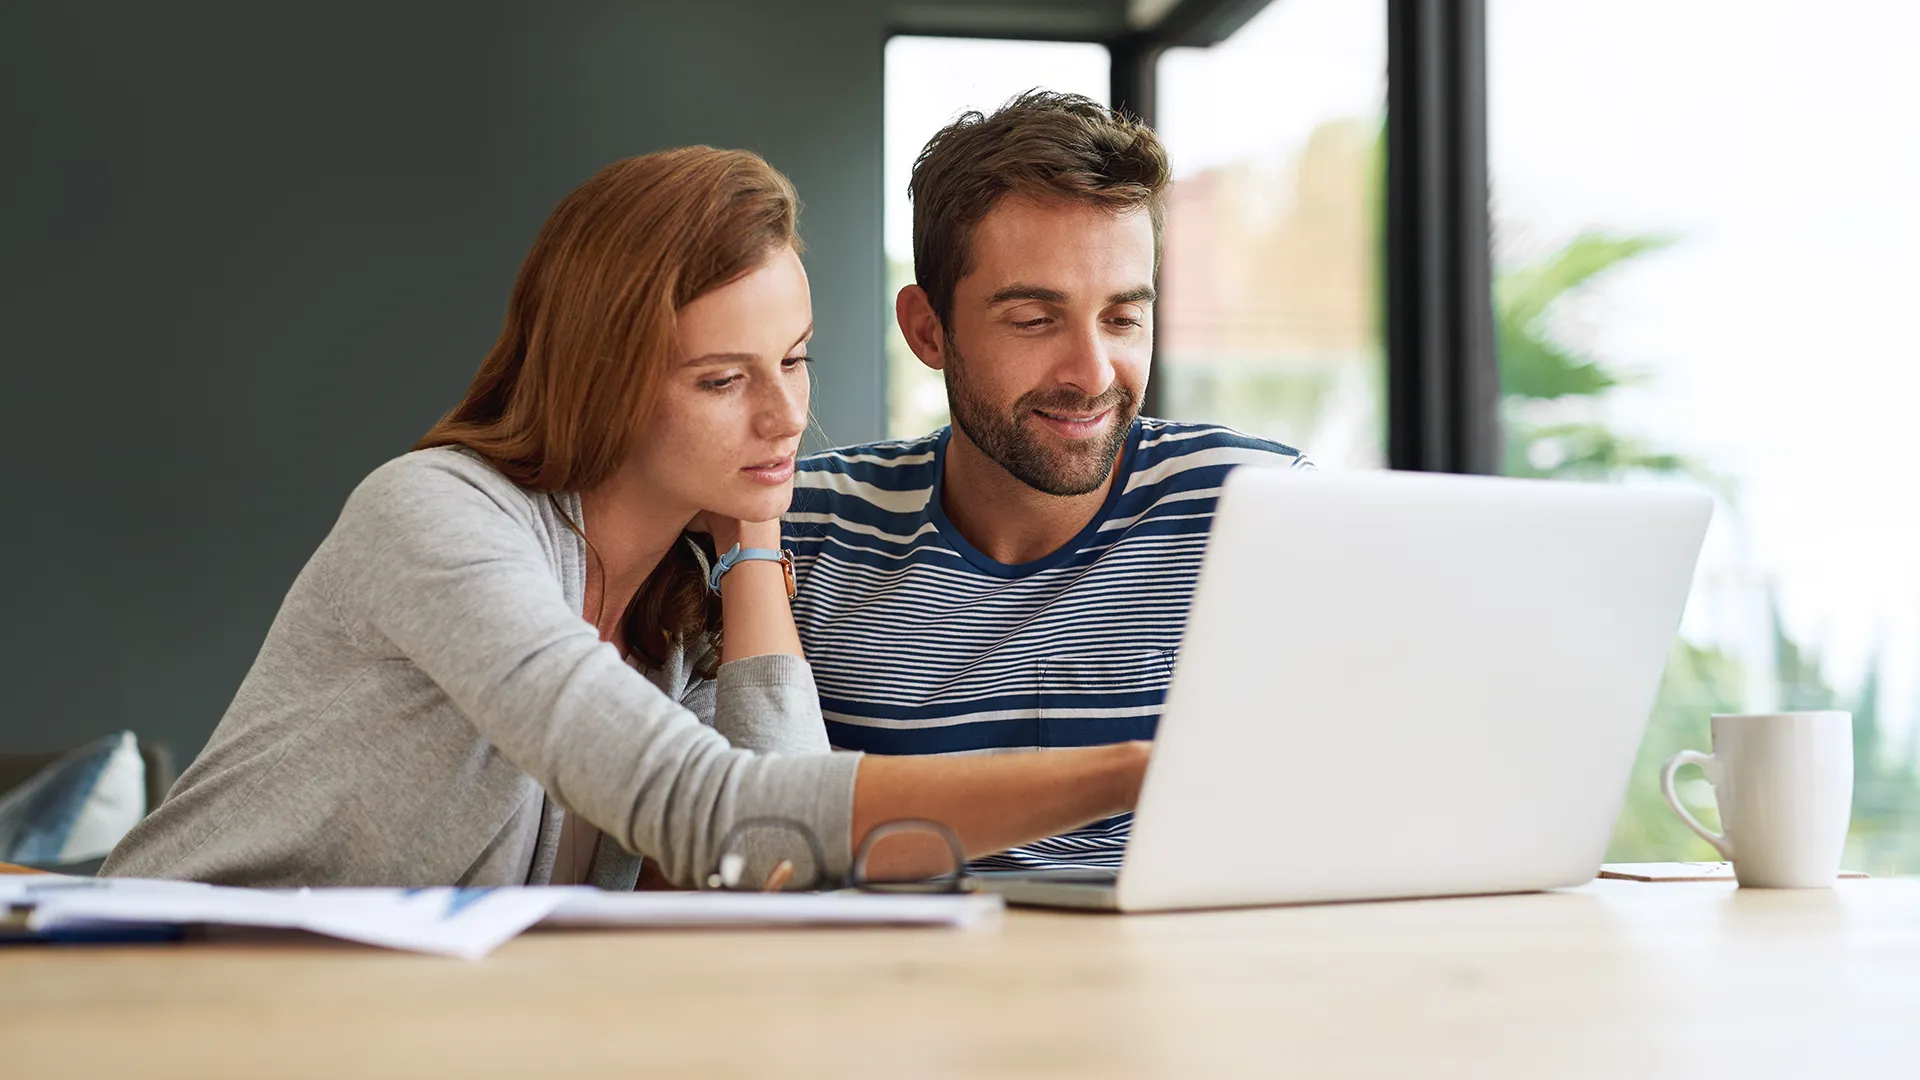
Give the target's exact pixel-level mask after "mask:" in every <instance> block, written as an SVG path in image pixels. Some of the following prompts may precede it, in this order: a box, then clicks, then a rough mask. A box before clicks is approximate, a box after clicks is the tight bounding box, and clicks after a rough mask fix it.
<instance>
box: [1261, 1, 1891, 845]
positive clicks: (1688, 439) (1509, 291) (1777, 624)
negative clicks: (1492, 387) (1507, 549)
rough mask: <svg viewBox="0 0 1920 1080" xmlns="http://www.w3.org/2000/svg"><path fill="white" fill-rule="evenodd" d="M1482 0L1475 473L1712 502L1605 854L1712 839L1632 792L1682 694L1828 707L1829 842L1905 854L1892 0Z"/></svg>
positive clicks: (1712, 704) (1706, 710) (1641, 789)
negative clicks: (1493, 406)
mask: <svg viewBox="0 0 1920 1080" xmlns="http://www.w3.org/2000/svg"><path fill="white" fill-rule="evenodd" d="M1280 6H1281V7H1282V8H1284V7H1286V6H1289V5H1287V4H1282V5H1280ZM1488 8H1489V12H1488V27H1489V29H1488V71H1487V74H1488V90H1489V99H1490V105H1489V114H1488V121H1489V136H1490V142H1491V149H1490V166H1491V174H1492V187H1493V191H1492V195H1493V207H1494V230H1495V238H1494V239H1495V251H1494V255H1495V311H1496V321H1497V329H1498V337H1499V341H1500V355H1501V365H1502V378H1503V387H1504V389H1505V404H1504V408H1505V413H1506V421H1507V442H1508V458H1507V470H1508V471H1509V472H1511V473H1516V474H1523V475H1533V476H1555V477H1581V478H1617V477H1628V476H1639V477H1642V478H1663V479H1665V480H1669V481H1672V482H1683V483H1693V484H1698V485H1704V486H1706V487H1708V488H1710V489H1712V490H1714V491H1715V492H1717V493H1718V495H1719V499H1720V505H1719V509H1718V513H1717V515H1716V521H1715V523H1714V526H1713V529H1712V532H1711V534H1710V536H1709V540H1708V545H1707V550H1706V553H1705V555H1704V556H1703V559H1702V562H1701V565H1700V569H1699V574H1698V576H1697V578H1696V583H1695V588H1694V594H1693V597H1692V600H1691V603H1690V605H1689V609H1688V612H1687V617H1686V622H1685V626H1684V627H1683V635H1682V636H1683V640H1682V642H1681V644H1680V646H1679V648H1678V650H1677V652H1676V653H1675V655H1674V658H1673V662H1672V664H1671V665H1670V668H1669V671H1668V675H1667V682H1666V685H1665V687H1664V690H1663V693H1662V697H1661V700H1660V704H1659V706H1658V708H1657V710H1656V715H1655V716H1654V719H1653V723H1652V725H1651V727H1650V728H1649V730H1648V734H1647V738H1646V743H1645V745H1644V746H1643V748H1642V753H1641V758H1640V761H1639V763H1638V765H1637V767H1636V772H1635V778H1634V782H1633V786H1632V789H1631V791H1630V795H1629V802H1628V806H1627V810H1626V813H1625V815H1624V816H1623V817H1622V819H1621V823H1620V828H1619V831H1618V833H1617V834H1616V837H1615V842H1614V850H1613V858H1615V859H1648V860H1652V859H1677V858H1711V857H1714V856H1713V855H1712V853H1711V851H1710V850H1709V849H1707V848H1706V846H1705V845H1704V844H1702V843H1700V842H1699V841H1698V840H1697V839H1695V838H1694V837H1693V835H1692V834H1691V833H1689V832H1687V831H1686V830H1685V829H1684V828H1683V827H1682V826H1681V825H1680V823H1679V822H1678V820H1677V819H1675V818H1674V817H1673V815H1672V814H1671V813H1670V812H1669V811H1668V810H1667V809H1666V807H1665V806H1664V805H1662V804H1661V802H1660V799H1659V796H1658V794H1657V791H1656V790H1655V787H1656V784H1655V781H1656V777H1657V770H1658V766H1659V763H1660V762H1661V761H1662V760H1664V759H1665V758H1666V757H1667V756H1668V755H1670V754H1671V753H1673V752H1674V751H1675V750H1677V749H1679V748H1680V747H1682V746H1694V747H1701V748H1704V747H1705V746H1706V745H1707V743H1708V729H1707V718H1708V714H1710V713H1712V712H1716V711H1756V710H1771V709H1776V708H1781V709H1817V708H1842V709H1850V710H1851V711H1852V712H1853V713H1854V717H1855V735H1856V738H1855V757H1856V761H1855V777H1856V780H1855V784H1856V793H1857V794H1856V802H1855V808H1854V832H1853V837H1852V841H1851V844H1850V849H1849V852H1848V862H1849V864H1850V865H1853V866H1857V867H1859V868H1861V869H1865V870H1868V871H1871V872H1875V873H1889V872H1908V873H1912V872H1916V871H1920V781H1917V780H1916V750H1917V748H1920V740H1916V738H1915V728H1914V719H1915V716H1916V713H1920V495H1916V494H1915V492H1916V490H1917V485H1916V483H1915V481H1914V479H1913V466H1912V464H1911V462H1910V461H1909V460H1908V458H1909V455H1906V454H1903V453H1901V452H1900V451H1901V448H1902V444H1901V441H1900V439H1899V438H1898V433H1900V432H1904V431H1906V430H1908V427H1907V425H1908V424H1909V423H1911V413H1912V411H1913V407H1914V406H1913V393H1912V391H1913V390H1914V389H1915V387H1916V386H1917V385H1920V374H1916V361H1920V350H1916V349H1915V347H1914V346H1913V344H1912V341H1913V337H1912V331H1911V326H1910V322H1911V319H1910V318H1909V317H1908V313H1909V312H1911V311H1912V310H1913V293H1914V288H1915V286H1916V285H1920V275H1917V274H1916V273H1915V270H1914V266H1915V254H1914V253H1915V252H1916V251H1920V208H1917V207H1920V204H1917V203H1916V200H1915V192H1920V141H1916V139H1915V136H1914V130H1915V128H1914V115H1913V113H1914V105H1915V103H1916V102H1920V67H1916V66H1915V65H1914V64H1913V63H1911V62H1910V60H1909V58H1908V57H1907V55H1906V51H1907V47H1908V43H1909V42H1910V41H1911V40H1913V38H1914V35H1915V33H1916V32H1920V12H1916V10H1915V9H1912V8H1910V7H1907V6H1904V5H1898V4H1887V3H1859V2H1854V3H1838V4H1822V5H1807V4H1798V5H1775V4H1750V3H1741V2H1738V0H1717V2H1708V0H1696V2H1693V3H1686V4H1673V3H1666V2H1662V0H1558V2H1556V3H1551V4H1539V3H1532V2H1523V0H1490V3H1489V4H1488ZM1682 775H1683V776H1689V775H1691V776H1693V777H1694V779H1692V780H1691V782H1690V784H1689V785H1686V786H1685V789H1684V792H1683V793H1684V795H1685V796H1686V797H1687V799H1688V801H1689V802H1691V803H1692V804H1693V805H1694V807H1695V809H1696V812H1700V813H1701V814H1702V816H1703V817H1704V818H1705V819H1706V820H1708V821H1709V822H1711V821H1712V820H1713V819H1712V797H1711V794H1710V791H1709V789H1707V787H1706V785H1705V783H1704V781H1702V780H1699V779H1698V778H1697V776H1698V774H1697V773H1691V774H1690V773H1683V774H1682Z"/></svg>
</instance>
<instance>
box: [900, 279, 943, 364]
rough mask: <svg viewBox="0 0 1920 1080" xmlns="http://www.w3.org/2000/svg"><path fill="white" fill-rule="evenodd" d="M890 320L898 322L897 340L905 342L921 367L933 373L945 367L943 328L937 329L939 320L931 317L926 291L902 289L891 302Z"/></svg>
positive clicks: (931, 306) (911, 287) (919, 288)
mask: <svg viewBox="0 0 1920 1080" xmlns="http://www.w3.org/2000/svg"><path fill="white" fill-rule="evenodd" d="M893 317H894V318H895V319H897V320H899V322H900V336H901V337H903V338H906V339H907V348H909V349H912V350H913V355H915V356H917V357H919V358H920V362H921V363H923V364H925V365H927V366H928V367H930V368H932V369H933V370H935V371H940V370H942V369H944V368H945V367H946V366H947V351H946V346H947V335H946V328H945V327H943V326H941V325H940V316H938V315H935V314H934V313H933V304H932V303H931V302H929V301H928V300H927V290H925V289H923V288H921V287H920V286H918V285H909V286H907V287H906V288H904V289H901V290H900V295H898V296H896V297H894V298H893Z"/></svg>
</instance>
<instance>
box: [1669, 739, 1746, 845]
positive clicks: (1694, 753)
mask: <svg viewBox="0 0 1920 1080" xmlns="http://www.w3.org/2000/svg"><path fill="white" fill-rule="evenodd" d="M1682 765H1698V766H1700V771H1701V772H1703V773H1706V774H1707V783H1709V784H1712V783H1715V782H1717V781H1718V780H1719V778H1720V776H1719V774H1720V762H1718V761H1716V760H1715V759H1714V756H1713V755H1712V754H1703V753H1701V752H1700V751H1698V750H1682V751H1680V752H1679V753H1677V754H1675V755H1673V756H1672V757H1670V758H1668V759H1667V765H1666V768H1663V769H1661V770H1660V794H1662V795H1665V796H1666V797H1667V805H1668V806H1671V807H1673V812H1674V813H1676V814H1679V815H1680V820H1681V821H1684V822H1686V823H1687V828H1689V829H1692V830H1693V831H1694V832H1696V833H1699V834H1700V839H1702V840H1705V841H1706V842H1707V843H1709V844H1712V845H1713V846H1714V849H1715V850H1716V851H1718V852H1720V856H1721V857H1722V858H1725V859H1729V860H1730V859H1732V858H1733V843H1732V841H1730V840H1728V839H1727V838H1726V836H1725V835H1723V834H1721V833H1717V832H1711V831H1709V830H1708V829H1707V827H1706V826H1705V825H1702V824H1700V823H1699V822H1698V821H1695V820H1694V817H1693V815H1692V814H1689V813H1687V808H1686V807H1684V806H1681V805H1680V797H1679V796H1678V795H1675V794H1674V793H1673V774H1674V773H1676V772H1678V771H1679V770H1680V766H1682Z"/></svg>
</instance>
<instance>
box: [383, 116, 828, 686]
mask: <svg viewBox="0 0 1920 1080" xmlns="http://www.w3.org/2000/svg"><path fill="white" fill-rule="evenodd" d="M798 215H799V200H798V199H797V198H796V196H795V194H794V190H793V184H792V183H791V182H790V181H788V179H787V178H786V177H785V176H782V175H781V174H780V172H779V170H777V169H775V168H774V167H773V166H771V165H769V164H767V163H766V161H765V160H763V159H762V158H761V157H760V156H759V155H757V154H753V153H749V152H747V151H744V150H716V149H714V148H713V147H710V146H688V147H682V148H680V149H677V150H663V151H660V152H658V153H654V154H647V155H644V156H642V157H634V158H627V159H626V160H624V161H617V162H615V163H613V164H612V165H609V166H607V167H606V168H604V169H602V170H600V171H599V172H598V173H596V174H594V176H593V177H592V179H590V180H588V181H587V182H586V183H584V184H581V185H580V186H579V187H578V188H575V189H574V190H573V192H572V193H571V194H569V195H568V196H567V197H566V198H565V199H563V200H561V202H560V205H559V206H557V207H555V208H554V211H553V214H552V215H551V216H549V217H548V218H547V222H546V224H545V225H543V226H542V227H541V229H540V235H539V236H538V237H537V238H536V239H535V240H534V242H533V250H532V251H530V252H528V253H527V260H526V262H525V263H524V264H523V265H522V266H521V267H520V276H519V278H518V279H517V280H516V281H515V282H514V286H513V295H512V298H511V299H510V300H509V301H508V303H507V318H506V324H505V325H504V326H503V327H502V328H501V330H500V339H499V340H498V341H496V342H495V343H494V346H493V349H492V350H491V351H490V352H488V353H487V358H486V360H485V361H483V362H482V363H481V365H480V370H479V372H478V373H477V374H475V375H474V377H473V383H472V385H471V386H469V387H468V388H467V394H466V397H465V398H463V399H462V400H461V402H460V404H459V405H456V406H455V407H454V409H453V411H452V412H450V413H448V414H447V415H446V416H445V417H443V418H441V420H440V422H439V423H437V424H435V425H434V426H433V430H431V431H429V432H427V434H426V436H425V437H423V438H422V439H421V440H420V442H419V443H418V444H417V445H416V446H415V447H414V449H416V450H424V449H427V448H428V447H435V446H460V447H465V448H466V449H468V450H470V451H472V452H473V453H475V454H478V455H479V456H481V457H483V458H485V459H486V460H487V461H488V462H490V463H491V464H492V465H493V467H494V468H496V469H498V470H500V472H501V473H503V474H505V475H506V476H507V477H508V478H510V479H512V480H513V481H514V482H515V483H517V484H519V485H520V486H522V487H524V488H527V489H529V490H532V491H537V492H545V493H549V494H551V493H556V492H584V491H587V490H589V489H591V488H593V487H594V486H595V485H597V484H599V483H600V482H602V481H604V480H606V479H607V478H608V477H609V476H611V475H613V473H614V470H616V469H617V468H619V466H620V464H621V462H622V461H624V460H625V459H626V456H627V453H628V449H629V446H630V443H631V440H632V438H633V432H634V430H635V429H636V428H637V427H638V426H639V425H640V424H644V423H646V421H647V419H648V417H649V416H650V415H651V414H652V412H653V409H654V408H655V406H656V405H657V403H658V399H659V395H660V387H661V385H662V382H663V380H664V379H665V377H666V373H667V372H668V371H669V370H670V369H671V368H672V367H673V366H675V365H676V364H677V362H678V360H679V356H678V352H679V339H678V322H677V313H678V312H679V310H680V309H681V308H683V307H685V306H686V305H687V304H689V303H691V302H692V301H694V300H695V299H698V298H699V297H700V296H702V295H704V294H706V293H708V292H711V291H713V290H714V289H716V288H719V287H720V286H722V285H725V284H727V283H728V282H731V281H733V280H735V279H737V278H739V277H742V276H744V275H745V274H747V273H748V272H750V271H752V270H753V269H754V268H755V267H757V266H759V265H760V264H761V263H763V262H764V261H765V260H766V259H767V258H768V256H769V255H770V254H771V253H772V252H774V251H776V250H778V249H779V248H780V247H781V246H783V245H785V246H791V247H793V248H794V249H795V250H796V251H797V250H799V248H800V238H799V235H798V233H797V232H796V231H795V225H796V219H797V218H798ZM569 524H571V525H573V526H574V528H575V530H576V531H579V529H580V526H581V523H578V522H569ZM581 538H582V540H584V539H585V535H584V533H582V537H581ZM696 542H700V543H702V544H703V546H704V550H706V551H708V552H711V542H710V541H709V540H708V539H707V538H706V537H700V538H698V540H697V541H696ZM589 553H590V554H595V553H593V552H592V549H591V548H590V547H589ZM596 557H597V554H596ZM626 631H627V644H628V647H629V648H631V649H633V650H634V651H635V652H637V653H639V654H640V655H641V656H642V657H644V658H645V659H647V660H648V661H649V662H651V663H653V664H655V665H659V664H663V663H665V662H666V659H667V655H668V653H669V652H670V651H671V650H672V649H673V648H674V646H675V645H676V644H679V645H692V644H695V643H697V642H700V641H702V640H703V639H704V640H706V641H709V642H713V641H716V640H717V637H718V635H719V633H720V605H719V604H718V603H716V602H715V600H714V598H713V597H712V596H711V595H710V593H709V592H708V589H707V584H706V581H705V578H704V575H703V573H702V570H701V567H700V565H699V562H698V560H697V559H696V558H695V556H694V554H693V552H692V551H691V550H690V549H689V548H688V546H687V545H686V544H684V543H681V544H675V545H674V546H673V548H672V550H671V551H669V552H668V554H667V555H666V556H665V557H664V558H663V559H662V560H661V562H660V565H659V566H658V567H657V568H655V570H654V571H653V573H652V575H651V576H649V577H648V578H647V580H646V582H645V583H644V584H643V585H642V586H641V587H640V591H639V593H638V594H637V595H636V596H635V597H634V601H633V605H632V606H631V607H630V608H629V609H628V611H627V614H626ZM713 654H714V656H717V655H718V649H717V648H716V649H714V650H713ZM716 663H717V661H715V660H713V659H712V658H711V657H710V658H709V663H708V664H707V665H706V667H707V669H708V670H707V671H706V674H708V675H711V674H712V669H713V667H714V665H715V664H716Z"/></svg>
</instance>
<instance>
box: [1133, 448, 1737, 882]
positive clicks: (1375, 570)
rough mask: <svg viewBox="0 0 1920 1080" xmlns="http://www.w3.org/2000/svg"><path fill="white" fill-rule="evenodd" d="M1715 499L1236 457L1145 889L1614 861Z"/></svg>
mask: <svg viewBox="0 0 1920 1080" xmlns="http://www.w3.org/2000/svg"><path fill="white" fill-rule="evenodd" d="M1711 512H1712V503H1711V500H1710V499H1708V498H1707V497H1706V496H1704V495H1702V494H1700V493H1697V492H1690V491H1679V490H1671V489H1646V488H1641V489H1632V488H1622V487H1612V486H1601V485H1587V484H1570V483H1548V482H1540V481H1523V480H1503V479H1492V478H1485V477H1458V476H1434V475H1416V474H1407V473H1365V474H1344V475H1328V474H1311V473H1301V472H1298V471H1284V472H1283V471H1280V470H1270V469H1259V468H1241V469H1237V470H1235V471H1234V472H1233V473H1232V474H1230V475H1229V477H1228V480H1227V482H1226V484H1225V486H1224V489H1223V491H1222V494H1221V499H1220V502H1219V506H1218V510H1217V513H1216V516H1215V519H1214V522H1213V532H1212V536H1211V539H1210V541H1209V545H1208V550H1207V555H1206V561H1205V563H1204V564H1203V568H1202V570H1201V575H1200V581H1199V585H1198V589H1197V591H1196V593H1195V596H1194V601H1193V606H1192V608H1191V611H1190V613H1189V616H1188V622H1187V628H1186V635H1185V637H1184V639H1183V642H1182V645H1181V651H1180V657H1179V661H1178V664H1177V666H1176V670H1175V673H1174V678H1173V683H1172V685H1171V687H1170V688H1169V690H1168V696H1167V702H1166V707H1165V709H1164V711H1163V713H1162V718H1161V721H1160V726H1159V729H1158V733H1157V735H1156V745H1155V749H1154V756H1153V761H1152V763H1151V765H1150V766H1149V769H1148V775H1147V778H1146V782H1145V784H1144V787H1143V789H1142V791H1141V797H1140V803H1139V808H1138V810H1137V812H1136V817H1135V821H1134V825H1133V833H1132V836H1131V838H1130V840H1129V841H1128V847H1127V853H1126V857H1125V864H1124V866H1123V868H1122V871H1121V875H1120V882H1119V887H1118V903H1119V906H1120V907H1121V908H1122V909H1123V910H1147V909H1156V908H1178V907H1215V906H1228V905H1236V904H1262V903H1276V902H1288V901H1316V900H1343V899H1382V898H1390V897H1405V896H1439V895H1454V894H1466V893H1489V892H1507V891H1521V890H1531V889H1540V888H1550V887H1555V886H1562V885H1574V884H1578V883H1581V882H1584V881H1586V880H1588V879H1589V878H1591V877H1592V876H1593V874H1594V873H1595V871H1596V869H1597V868H1598V866H1599V863H1600V860H1601V857H1602V855H1603V853H1604V852H1605V849H1606V845H1607V841H1608V838H1609V836H1610V834H1611V832H1612V829H1613V824H1614V819H1615V817H1617V816H1618V814H1619V810H1620V805H1621V800H1622V798H1623V796H1624V792H1625V787H1626V782H1627V776H1628V772H1629V770H1630V768H1631V766H1632V763H1633V760H1634V756H1635V752H1636V749H1637V747H1638V745H1639V741H1640V736H1641V733H1642V731H1643V729H1644V728H1645V725H1646V720H1647V716H1648V713H1649V712H1650V710H1651V709H1652V706H1653V701H1654V696H1655V693H1656V692H1657V690H1658V686H1659V681H1660V676H1661V672H1662V670H1663V668H1664V665H1665V662H1666V658H1667V654H1668V652H1669V650H1670V649H1671V647H1672V645H1673V642H1674V636H1675V633H1676V631H1677V630H1678V627H1679V623H1680V616H1681V611H1682V609H1683V608H1684V606H1685V603H1686V597H1687V592H1688V587H1689V584H1690V583H1691V580H1692V576H1693V569H1694V563H1695V560H1696V559H1697V557H1698V555H1699V551H1700V545H1701V541H1702V539H1703V537H1704V534H1705V531H1706V527H1707V522H1708V519H1709V517H1710V516H1711Z"/></svg>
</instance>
